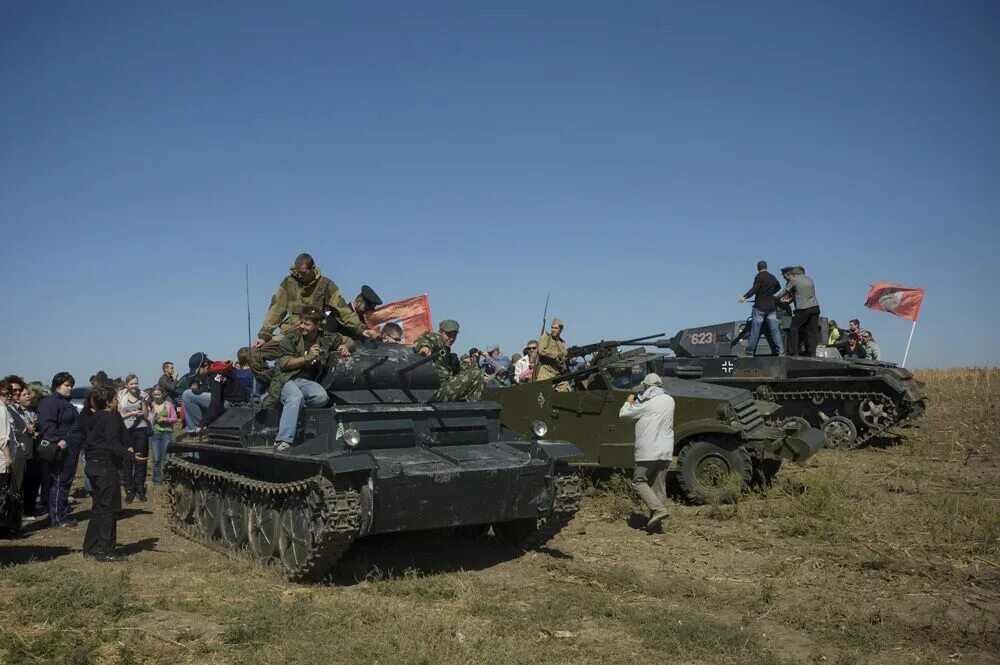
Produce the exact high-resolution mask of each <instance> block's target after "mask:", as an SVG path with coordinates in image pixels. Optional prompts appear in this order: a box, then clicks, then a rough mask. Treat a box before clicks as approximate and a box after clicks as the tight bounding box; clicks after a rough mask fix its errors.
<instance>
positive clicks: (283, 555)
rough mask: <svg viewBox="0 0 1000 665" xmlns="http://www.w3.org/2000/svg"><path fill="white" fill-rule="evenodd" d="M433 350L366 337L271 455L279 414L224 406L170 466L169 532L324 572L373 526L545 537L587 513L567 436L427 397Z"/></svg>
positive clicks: (484, 407) (303, 576)
mask: <svg viewBox="0 0 1000 665" xmlns="http://www.w3.org/2000/svg"><path fill="white" fill-rule="evenodd" d="M431 360H433V359H432V358H425V357H423V356H419V355H417V354H415V353H413V352H412V351H411V350H410V349H409V348H408V347H403V346H400V345H395V344H382V343H374V342H366V343H364V344H363V345H361V346H360V348H359V349H358V350H357V351H355V353H354V354H352V355H351V356H350V357H349V358H346V359H338V360H337V361H336V362H333V363H332V364H331V365H330V366H329V368H328V369H327V371H326V372H325V374H324V375H323V376H321V377H320V379H319V383H321V384H322V385H323V386H324V387H325V388H326V389H327V392H328V394H329V395H330V398H331V404H330V406H327V407H324V408H319V409H310V408H307V409H305V410H304V412H303V414H302V417H301V418H300V419H299V429H300V432H299V436H298V437H297V440H298V441H301V443H300V444H299V445H297V446H295V447H293V448H291V449H290V450H288V451H286V452H284V453H277V452H275V451H274V450H273V447H272V446H273V443H274V437H275V434H276V432H277V424H278V418H279V416H280V409H261V408H259V407H253V406H240V407H233V408H230V409H228V410H227V411H226V412H225V413H223V414H222V416H220V417H219V418H218V419H217V420H216V421H214V422H213V423H212V424H211V426H210V427H207V428H206V429H205V430H204V431H203V432H202V435H201V437H200V438H199V439H194V440H192V439H188V440H185V441H184V442H183V443H175V444H172V445H171V446H170V455H169V457H168V459H167V460H166V462H165V466H164V474H165V477H166V482H167V487H168V492H169V497H170V504H171V520H172V524H173V527H174V529H175V530H176V531H178V532H180V533H181V534H182V535H184V536H186V537H188V538H190V539H192V540H196V541H199V542H201V543H204V544H205V545H207V546H209V547H211V548H213V549H216V550H220V551H224V552H227V553H230V554H232V553H236V552H240V551H243V550H246V551H247V552H249V554H250V556H251V557H252V558H253V559H254V560H256V561H257V562H259V563H261V564H265V565H269V564H272V563H275V562H276V563H278V564H280V568H281V570H283V572H284V573H285V574H286V575H287V576H288V577H289V578H290V579H293V580H300V581H316V580H321V579H323V578H324V577H326V576H327V575H329V574H330V573H331V572H333V570H334V567H335V565H336V563H337V561H338V559H339V558H340V557H341V555H342V554H343V553H344V552H345V550H346V549H347V548H348V547H349V546H350V544H351V543H352V542H353V541H354V540H356V539H358V538H362V537H364V536H367V535H370V534H379V533H391V532H404V531H416V530H424V529H440V528H451V527H459V528H462V529H464V530H465V531H466V532H469V531H472V532H476V533H481V534H486V533H487V532H488V531H490V530H491V529H492V532H493V534H494V536H495V537H497V538H499V539H502V540H504V541H506V542H508V543H511V544H514V545H516V546H518V547H529V546H537V545H540V544H542V543H544V542H545V541H547V540H548V539H549V538H551V537H552V536H553V535H554V534H555V533H556V532H558V531H559V530H560V529H561V528H563V527H564V526H565V525H566V524H567V523H568V522H569V520H570V519H572V517H573V515H574V514H575V513H576V511H577V510H578V508H579V502H580V499H581V497H582V489H583V488H582V482H581V480H580V478H579V477H578V476H577V475H575V474H574V473H572V472H571V471H570V469H569V466H568V464H567V460H568V459H569V458H572V457H573V456H575V455H577V454H579V451H578V450H577V449H576V448H575V447H574V446H573V445H571V444H569V443H565V442H559V441H545V442H541V441H534V440H530V439H525V438H522V437H520V436H518V435H515V434H513V433H512V432H510V431H509V430H505V429H502V428H501V426H500V406H499V405H498V404H496V403H495V402H477V403H430V402H429V400H430V397H431V395H433V394H434V391H435V390H436V389H437V387H438V379H437V374H436V373H435V371H434V367H433V365H432V364H431V362H430V361H431Z"/></svg>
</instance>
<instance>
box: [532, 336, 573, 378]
mask: <svg viewBox="0 0 1000 665" xmlns="http://www.w3.org/2000/svg"><path fill="white" fill-rule="evenodd" d="M565 354H566V342H564V341H562V340H561V339H555V338H554V337H552V335H550V334H549V333H542V335H541V337H539V338H538V362H539V363H541V364H542V365H545V366H547V367H551V368H552V369H554V370H556V371H557V372H559V373H560V374H564V373H565V372H567V371H568V370H569V364H568V360H567V357H566V355H565Z"/></svg>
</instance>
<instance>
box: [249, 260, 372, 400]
mask: <svg viewBox="0 0 1000 665" xmlns="http://www.w3.org/2000/svg"><path fill="white" fill-rule="evenodd" d="M309 305H312V306H314V307H318V308H319V309H321V310H323V311H329V312H330V315H331V317H333V318H335V319H336V321H337V323H338V329H340V330H341V331H343V332H345V333H346V334H348V335H350V336H351V337H353V338H354V339H361V338H362V337H367V338H375V337H376V336H377V335H378V333H376V332H375V331H374V330H369V329H368V328H367V327H366V326H365V324H364V323H362V322H361V319H359V318H358V315H357V314H356V313H355V312H354V310H353V309H351V308H350V307H349V306H348V304H347V303H346V302H345V301H344V297H343V296H342V295H341V293H340V288H339V287H338V286H337V285H336V284H334V282H333V280H331V279H330V278H329V277H324V276H323V275H321V274H320V271H319V268H317V267H316V263H315V262H314V261H313V258H312V257H311V256H310V255H308V254H299V255H298V256H297V257H295V263H294V264H292V268H291V274H290V275H289V276H288V277H286V278H285V279H283V280H282V281H281V284H279V285H278V290H277V291H275V292H274V295H273V296H272V297H271V306H270V307H269V308H268V310H267V314H266V315H264V323H263V325H261V327H260V332H258V333H257V339H256V340H254V343H253V350H252V351H251V353H250V368H251V369H252V370H253V372H254V375H255V376H256V377H257V379H258V380H259V381H261V382H262V383H264V384H268V383H270V382H271V379H272V371H271V369H270V368H269V367H268V365H267V361H269V360H275V359H277V357H278V353H279V351H278V345H279V344H280V343H281V338H282V337H283V336H284V335H286V334H288V332H289V331H292V330H295V329H296V328H297V327H298V325H299V315H300V314H301V312H302V309H303V308H304V307H307V306H309ZM275 328H278V332H277V334H275V333H274V329H275Z"/></svg>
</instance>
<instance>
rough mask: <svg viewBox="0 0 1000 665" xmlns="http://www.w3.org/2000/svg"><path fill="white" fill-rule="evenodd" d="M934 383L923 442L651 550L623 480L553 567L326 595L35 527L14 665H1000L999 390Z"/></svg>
mask: <svg viewBox="0 0 1000 665" xmlns="http://www.w3.org/2000/svg"><path fill="white" fill-rule="evenodd" d="M919 378H921V379H922V380H924V381H926V382H927V384H928V390H929V393H930V395H931V400H932V401H931V404H930V407H929V409H928V412H927V414H926V415H925V417H924V418H923V419H922V420H921V421H920V422H919V423H918V424H917V426H915V427H910V428H906V429H902V430H899V431H898V432H896V434H897V435H898V436H895V437H887V438H885V439H882V440H880V441H878V442H876V445H875V446H872V447H866V448H863V449H860V450H856V451H852V452H837V451H823V452H821V453H820V454H819V455H817V456H816V457H814V458H813V459H812V460H811V461H810V462H809V463H808V464H807V465H806V466H805V467H787V466H786V467H785V468H784V469H782V472H781V473H780V474H779V477H778V480H777V481H776V482H775V484H774V485H773V486H772V487H770V488H769V489H767V490H766V491H764V492H760V493H754V494H751V495H748V496H747V497H745V498H744V500H743V501H741V502H740V503H738V504H737V505H735V506H704V507H700V508H699V507H692V506H683V505H679V504H675V505H674V506H673V514H672V516H671V518H670V519H669V520H668V522H667V524H666V530H665V532H664V533H663V534H657V535H652V536H650V535H647V534H645V533H644V532H642V531H639V530H636V529H633V528H631V527H630V526H629V516H630V514H631V513H632V511H633V510H636V509H637V505H636V504H635V503H633V499H632V497H631V495H630V491H629V489H628V483H627V482H624V479H623V478H621V477H611V478H610V479H608V480H606V481H603V482H601V483H598V486H597V487H594V488H593V489H591V490H590V491H589V492H588V496H587V498H586V500H585V502H584V505H583V509H582V511H581V513H580V514H579V515H578V517H577V518H576V520H575V521H574V522H573V524H571V526H570V527H569V528H568V529H567V530H565V531H564V532H563V533H562V534H560V535H559V536H558V537H557V538H556V539H554V540H553V541H552V542H551V543H550V544H549V546H548V547H547V548H546V549H544V550H542V551H539V552H533V553H529V554H526V555H522V556H517V555H515V554H514V553H513V552H511V551H509V550H505V549H503V548H501V547H499V546H496V545H493V544H492V543H491V542H489V541H487V542H485V543H470V542H468V541H465V540H463V539H461V538H458V537H454V536H447V535H443V534H421V535H410V536H400V537H393V538H376V539H370V540H367V541H361V542H359V543H358V544H356V545H355V547H354V549H353V550H352V551H351V553H350V554H349V556H348V558H347V559H346V560H345V561H344V563H343V566H342V571H341V574H340V576H339V579H338V580H336V581H335V583H333V584H330V585H328V586H313V587H300V586H297V585H293V584H289V583H286V582H284V581H283V580H282V579H280V578H279V577H278V576H277V575H275V574H273V573H270V572H268V571H263V570H259V569H255V568H253V567H251V566H250V565H248V564H245V563H243V562H239V561H232V560H227V559H225V558H224V557H222V556H221V555H219V554H216V553H214V552H211V551H208V550H206V549H204V548H202V547H200V546H198V545H195V544H193V543H190V542H187V541H185V540H183V539H181V538H180V537H178V536H176V535H174V534H173V533H172V532H171V531H170V530H169V529H168V528H167V527H166V522H165V520H164V518H163V514H162V513H163V510H164V508H163V504H162V503H160V502H159V501H157V500H153V501H151V502H150V503H149V504H145V505H142V506H140V505H139V504H133V505H132V506H129V507H128V508H129V510H128V511H127V516H126V518H125V519H122V520H121V521H120V522H119V542H120V543H121V544H122V545H123V546H124V548H125V551H126V552H129V553H130V554H131V556H130V558H129V561H128V562H126V563H124V564H117V565H102V564H96V563H93V562H91V561H89V560H84V559H83V558H82V556H81V554H80V552H79V548H80V544H81V541H82V538H83V531H82V529H76V530H71V531H59V532H56V531H55V530H48V529H29V530H28V533H27V535H26V537H25V538H22V539H20V540H16V541H2V542H0V564H3V567H2V568H0V662H2V663H45V662H58V663H123V664H124V663H157V662H159V663H170V664H172V665H173V664H180V663H277V662H281V663H340V662H343V663H384V664H389V663H581V662H602V663H628V664H630V665H634V663H636V662H657V661H659V662H669V663H673V664H677V665H680V664H684V663H733V664H736V663H740V664H743V663H749V664H765V663H774V664H778V663H829V664H835V663H845V664H846V663H881V664H886V665H889V664H896V663H995V662H998V660H1000V657H998V656H997V654H998V653H1000V634H998V628H1000V473H998V471H1000V466H998V455H1000V436H998V432H1000V410H998V409H1000V370H981V369H968V370H948V371H925V372H920V373H919ZM88 507H89V499H86V498H81V500H80V503H79V504H78V506H77V512H78V513H79V514H80V517H81V518H82V519H85V518H86V512H87V510H88ZM81 526H83V525H81Z"/></svg>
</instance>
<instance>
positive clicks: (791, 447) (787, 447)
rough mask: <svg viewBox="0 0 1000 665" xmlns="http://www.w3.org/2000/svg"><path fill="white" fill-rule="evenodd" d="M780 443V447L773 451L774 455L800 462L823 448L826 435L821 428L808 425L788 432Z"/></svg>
mask: <svg viewBox="0 0 1000 665" xmlns="http://www.w3.org/2000/svg"><path fill="white" fill-rule="evenodd" d="M780 443H781V447H780V448H779V449H778V450H776V451H775V452H774V454H775V456H777V457H781V458H782V459H787V460H791V461H792V462H795V463H796V464H802V463H803V462H805V461H806V460H807V459H809V458H810V457H812V456H813V455H815V454H816V453H817V452H819V451H820V450H822V449H823V446H824V445H825V444H826V437H824V436H823V431H822V430H820V429H817V428H816V427H810V428H809V429H801V430H798V431H796V432H794V433H792V434H789V435H788V436H786V437H785V438H784V439H781V441H780Z"/></svg>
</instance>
